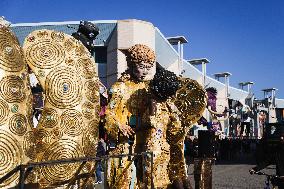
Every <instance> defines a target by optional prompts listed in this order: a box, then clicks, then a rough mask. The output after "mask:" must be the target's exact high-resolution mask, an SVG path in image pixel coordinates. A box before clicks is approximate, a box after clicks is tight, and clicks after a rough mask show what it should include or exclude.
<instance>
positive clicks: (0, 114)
mask: <svg viewBox="0 0 284 189" xmlns="http://www.w3.org/2000/svg"><path fill="white" fill-rule="evenodd" d="M32 129H33V127H32V95H31V89H30V86H29V75H28V71H27V66H26V64H25V61H24V55H23V51H22V48H21V47H20V45H19V42H18V40H17V38H16V36H15V35H14V34H13V33H12V32H11V31H10V29H9V28H8V27H6V26H4V25H2V24H1V19H0V178H1V177H3V176H4V175H5V174H7V173H8V172H10V171H11V170H13V169H14V168H16V167H17V166H18V165H20V164H25V163H28V162H29V161H30V160H32V159H33V158H34V156H33V154H31V153H30V151H29V145H28V144H27V142H26V139H27V137H28V136H29V135H30V134H32V133H33V131H32ZM18 179H19V174H18V173H17V174H14V175H13V176H11V177H10V178H9V179H7V180H5V181H4V182H3V183H2V184H0V188H4V189H5V188H10V187H12V186H15V185H16V184H18Z"/></svg>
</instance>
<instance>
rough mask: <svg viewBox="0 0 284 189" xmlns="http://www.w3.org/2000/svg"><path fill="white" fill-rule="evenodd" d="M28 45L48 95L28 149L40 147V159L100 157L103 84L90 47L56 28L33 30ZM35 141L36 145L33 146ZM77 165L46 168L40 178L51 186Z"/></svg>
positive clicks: (32, 63)
mask: <svg viewBox="0 0 284 189" xmlns="http://www.w3.org/2000/svg"><path fill="white" fill-rule="evenodd" d="M23 49H24V54H25V58H26V61H27V64H28V65H29V66H30V68H31V69H32V71H33V72H34V73H35V74H36V77H37V79H38V80H39V82H40V84H41V86H42V88H43V90H44V95H45V101H44V108H43V112H42V116H41V119H40V121H39V125H38V132H39V131H40V132H39V133H38V134H37V136H36V137H35V138H32V137H27V138H26V139H27V140H26V148H28V149H29V153H33V152H34V151H36V152H37V154H36V160H37V161H47V160H58V159H66V158H77V157H84V156H96V147H97V142H98V124H99V107H100V106H99V86H100V85H99V80H98V77H97V73H96V72H95V70H96V65H95V62H94V59H93V57H92V56H91V54H90V53H89V51H88V50H87V49H86V48H85V47H84V46H83V45H82V43H81V42H79V41H77V40H76V39H74V38H73V37H72V36H69V35H67V34H64V33H61V32H56V31H52V30H37V31H34V32H32V33H30V34H29V35H28V36H27V37H26V39H25V42H24V46H23ZM32 141H35V142H36V146H35V147H33V146H31V145H29V143H31V142H32ZM77 168H78V164H64V165H58V166H49V167H43V168H41V170H40V173H41V174H40V175H39V182H40V184H41V185H42V186H44V187H45V186H51V185H52V184H54V183H55V182H60V181H64V180H67V179H70V178H71V177H72V174H73V173H75V172H76V169H77ZM83 170H85V171H87V170H88V168H85V169H83ZM52 187H54V186H52Z"/></svg>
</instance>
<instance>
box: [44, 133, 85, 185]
mask: <svg viewBox="0 0 284 189" xmlns="http://www.w3.org/2000/svg"><path fill="white" fill-rule="evenodd" d="M78 157H82V150H81V149H80V148H79V144H78V143H77V142H76V141H74V140H71V139H61V140H59V141H54V142H53V143H52V144H51V145H50V146H49V148H48V149H47V150H46V152H45V153H44V155H43V159H42V160H41V161H49V160H61V159H67V158H78ZM78 166H79V165H78V164H74V163H70V164H59V165H55V166H46V167H43V168H42V169H41V172H42V175H43V177H44V178H45V180H47V181H48V182H49V183H53V182H59V181H64V180H68V179H70V178H71V177H72V176H73V174H74V173H75V172H76V170H77V169H78Z"/></svg>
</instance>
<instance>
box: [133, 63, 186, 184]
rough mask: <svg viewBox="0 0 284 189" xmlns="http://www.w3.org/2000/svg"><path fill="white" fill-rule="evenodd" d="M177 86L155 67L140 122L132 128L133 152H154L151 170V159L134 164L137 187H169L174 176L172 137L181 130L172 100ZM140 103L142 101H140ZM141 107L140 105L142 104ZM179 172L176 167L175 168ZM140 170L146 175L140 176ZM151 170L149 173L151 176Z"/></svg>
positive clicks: (175, 77)
mask: <svg viewBox="0 0 284 189" xmlns="http://www.w3.org/2000/svg"><path fill="white" fill-rule="evenodd" d="M179 87H180V82H179V80H178V77H177V76H176V75H175V74H173V73H172V72H169V71H167V70H165V69H163V68H162V67H158V68H157V72H156V74H155V77H154V78H153V80H151V81H150V84H149V89H148V91H147V93H146V94H144V95H143V96H145V97H146V98H145V100H144V101H143V103H144V106H145V107H146V110H145V111H144V112H143V114H142V115H141V117H142V119H141V125H138V127H136V130H135V134H136V148H135V152H137V153H141V152H145V151H151V152H153V170H152V169H151V161H150V158H148V159H147V161H146V162H145V165H143V164H142V161H141V159H139V160H140V161H138V163H137V188H151V186H153V188H168V187H169V186H171V183H172V182H173V180H174V179H175V174H176V173H177V172H175V173H174V168H175V167H174V166H175V165H174V158H176V157H174V156H171V155H174V151H175V149H174V145H175V143H174V142H173V140H174V139H173V138H175V137H176V135H177V134H178V133H179V132H180V130H182V126H181V122H180V119H179V115H180V112H179V110H178V109H177V108H176V106H175V105H174V103H173V99H172V97H174V95H175V93H176V91H177V90H178V89H179ZM141 106H143V104H141ZM141 106H140V107H141ZM171 144H172V145H171ZM176 171H178V170H176ZM143 172H145V176H144V177H143V174H142V173H143ZM151 173H152V175H151Z"/></svg>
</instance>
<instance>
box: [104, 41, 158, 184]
mask: <svg viewBox="0 0 284 189" xmlns="http://www.w3.org/2000/svg"><path fill="white" fill-rule="evenodd" d="M126 56H127V63H128V67H129V69H128V70H127V71H126V72H125V73H123V74H122V76H121V78H120V79H119V80H118V81H117V82H116V83H115V84H114V85H113V86H112V88H111V90H110V92H111V95H112V98H111V100H110V102H109V105H108V109H107V111H106V126H105V127H106V130H107V131H108V133H109V136H110V138H111V139H112V140H114V141H115V142H116V144H117V145H116V148H115V150H114V151H112V152H110V154H128V153H130V152H134V151H133V149H134V148H135V144H136V142H135V141H134V143H133V144H132V145H131V144H129V139H128V137H126V136H124V134H123V133H122V131H121V128H122V127H123V126H124V125H126V126H130V117H131V115H132V113H133V116H132V118H131V119H133V120H134V122H136V121H138V119H139V115H138V114H140V112H132V110H137V108H138V106H140V105H141V103H142V102H143V100H144V98H145V97H144V96H143V95H140V94H138V93H137V91H141V90H142V91H144V90H146V88H147V84H146V83H145V82H144V81H139V79H138V78H137V77H136V76H135V75H134V70H135V69H136V68H137V67H139V66H141V67H143V66H145V65H149V67H153V66H154V64H155V62H156V57H155V54H154V52H153V51H152V50H151V49H150V48H149V47H147V46H146V45H140V44H137V45H134V46H133V47H131V48H129V49H128V51H127V52H126ZM142 69H147V68H142ZM133 95H135V96H133ZM131 164H132V161H129V160H128V158H127V157H125V158H121V159H113V161H112V164H111V167H110V169H111V170H110V171H109V174H110V175H109V179H108V181H109V187H110V188H118V189H124V188H129V185H130V182H131V177H132V175H131V174H132V172H131Z"/></svg>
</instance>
